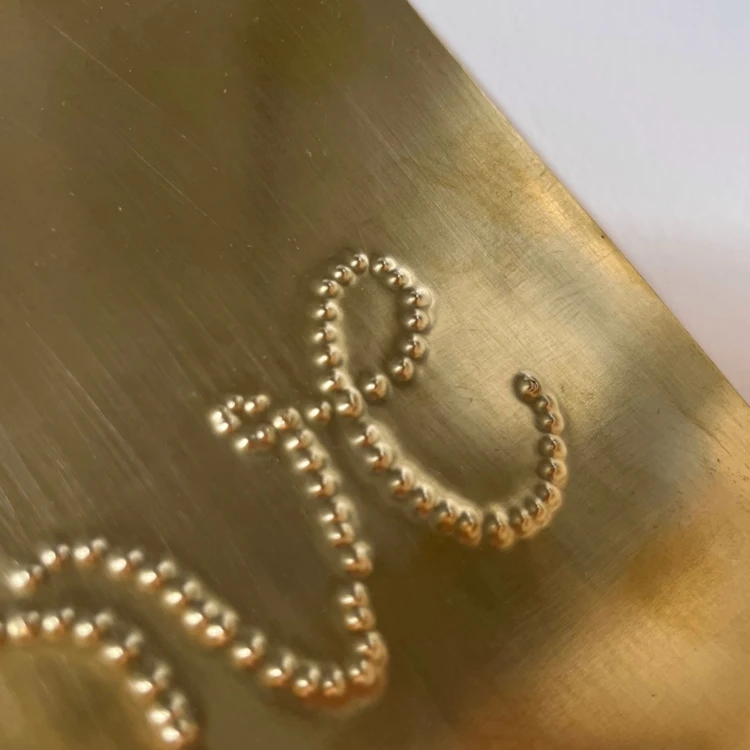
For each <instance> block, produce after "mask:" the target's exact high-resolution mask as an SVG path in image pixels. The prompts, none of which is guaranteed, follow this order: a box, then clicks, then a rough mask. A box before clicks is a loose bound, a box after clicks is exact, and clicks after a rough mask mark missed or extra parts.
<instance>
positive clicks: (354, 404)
mask: <svg viewBox="0 0 750 750" xmlns="http://www.w3.org/2000/svg"><path fill="white" fill-rule="evenodd" d="M336 411H337V412H338V413H339V414H341V415H342V416H344V417H348V418H350V419H357V418H359V417H361V416H362V414H363V413H364V411H365V404H364V400H363V399H362V395H361V394H360V392H359V391H358V390H355V389H354V388H347V389H346V390H345V391H344V392H343V393H341V394H340V395H339V396H338V397H337V399H336Z"/></svg>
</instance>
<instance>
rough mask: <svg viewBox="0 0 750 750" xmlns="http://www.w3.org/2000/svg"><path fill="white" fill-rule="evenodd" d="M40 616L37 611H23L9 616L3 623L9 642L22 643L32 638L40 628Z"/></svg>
mask: <svg viewBox="0 0 750 750" xmlns="http://www.w3.org/2000/svg"><path fill="white" fill-rule="evenodd" d="M41 622H42V618H41V617H40V615H39V613H38V612H25V613H23V614H20V615H15V616H13V617H11V618H10V619H9V620H8V621H7V622H6V623H5V635H6V637H7V639H8V641H9V642H10V643H13V644H18V645H22V644H25V643H28V642H29V641H31V640H33V639H34V638H35V637H36V635H37V634H38V633H39V631H40V629H41Z"/></svg>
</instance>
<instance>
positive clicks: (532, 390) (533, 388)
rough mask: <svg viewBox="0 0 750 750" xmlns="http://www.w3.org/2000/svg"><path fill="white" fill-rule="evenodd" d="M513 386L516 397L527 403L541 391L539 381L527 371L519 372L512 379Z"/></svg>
mask: <svg viewBox="0 0 750 750" xmlns="http://www.w3.org/2000/svg"><path fill="white" fill-rule="evenodd" d="M513 388H514V390H515V392H516V395H517V396H518V398H520V399H521V400H522V401H526V402H527V403H531V402H532V401H533V400H534V399H536V398H538V397H539V395H540V394H541V392H542V386H541V385H540V384H539V381H538V380H537V379H536V378H535V377H534V376H533V375H530V374H529V373H528V372H519V373H518V375H516V377H515V378H514V379H513Z"/></svg>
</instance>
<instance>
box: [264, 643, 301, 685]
mask: <svg viewBox="0 0 750 750" xmlns="http://www.w3.org/2000/svg"><path fill="white" fill-rule="evenodd" d="M296 668H297V657H296V656H295V655H294V654H293V653H292V652H291V651H288V650H283V651H282V652H281V653H280V654H279V655H278V656H277V657H276V658H275V659H273V660H272V661H271V663H270V664H269V665H268V666H267V667H266V668H265V669H264V670H263V675H262V680H263V682H264V683H265V684H266V685H268V686H269V687H272V688H280V687H284V685H286V684H288V683H289V681H290V680H291V678H292V675H293V674H294V671H295V669H296Z"/></svg>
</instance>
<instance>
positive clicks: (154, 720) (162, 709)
mask: <svg viewBox="0 0 750 750" xmlns="http://www.w3.org/2000/svg"><path fill="white" fill-rule="evenodd" d="M175 718H176V717H175V715H174V714H173V713H172V711H171V710H170V709H169V708H167V706H165V705H164V704H163V703H161V702H159V703H157V704H156V705H154V706H150V707H149V708H148V709H147V710H146V720H147V721H148V723H149V724H151V726H153V727H163V726H166V725H167V724H170V723H171V722H173V721H174V720H175Z"/></svg>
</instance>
